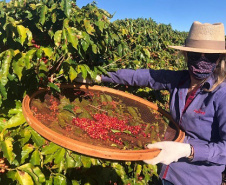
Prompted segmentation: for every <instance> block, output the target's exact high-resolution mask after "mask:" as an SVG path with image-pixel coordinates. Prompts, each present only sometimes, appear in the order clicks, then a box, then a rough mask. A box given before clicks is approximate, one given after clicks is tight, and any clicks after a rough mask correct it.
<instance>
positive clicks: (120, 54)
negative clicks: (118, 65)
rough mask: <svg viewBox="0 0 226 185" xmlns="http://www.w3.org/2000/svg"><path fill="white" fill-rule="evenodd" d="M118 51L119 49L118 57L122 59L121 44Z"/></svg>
mask: <svg viewBox="0 0 226 185" xmlns="http://www.w3.org/2000/svg"><path fill="white" fill-rule="evenodd" d="M117 49H118V55H119V56H120V57H122V44H119V45H118V48H117Z"/></svg>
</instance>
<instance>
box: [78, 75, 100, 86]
mask: <svg viewBox="0 0 226 185" xmlns="http://www.w3.org/2000/svg"><path fill="white" fill-rule="evenodd" d="M74 81H75V82H78V83H85V84H92V83H94V82H97V83H99V82H101V76H100V75H97V76H96V78H95V79H94V80H93V79H91V78H89V77H87V78H86V79H84V78H83V77H82V74H81V73H79V74H78V76H77V77H76V78H75V79H74Z"/></svg>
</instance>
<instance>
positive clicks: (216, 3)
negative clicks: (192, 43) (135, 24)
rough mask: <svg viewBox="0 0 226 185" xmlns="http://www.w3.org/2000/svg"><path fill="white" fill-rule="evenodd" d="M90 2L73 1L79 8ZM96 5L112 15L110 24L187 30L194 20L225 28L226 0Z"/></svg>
mask: <svg viewBox="0 0 226 185" xmlns="http://www.w3.org/2000/svg"><path fill="white" fill-rule="evenodd" d="M91 2H93V0H77V5H78V6H79V7H80V8H81V7H82V6H85V5H87V4H88V3H91ZM95 2H96V3H97V6H98V7H99V8H102V9H104V10H107V11H108V12H109V13H111V14H113V13H115V15H114V17H113V18H112V21H114V20H116V19H124V18H134V19H135V18H152V19H153V20H154V21H156V22H157V23H164V24H171V25H172V27H173V29H176V30H179V31H189V29H190V26H191V24H192V23H193V22H194V21H199V22H202V23H206V22H208V23H216V22H222V23H224V25H225V29H226V0H96V1H95Z"/></svg>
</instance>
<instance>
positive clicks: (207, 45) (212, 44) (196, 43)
mask: <svg viewBox="0 0 226 185" xmlns="http://www.w3.org/2000/svg"><path fill="white" fill-rule="evenodd" d="M185 46H186V47H192V48H202V49H213V50H225V41H216V40H194V39H186V40H185Z"/></svg>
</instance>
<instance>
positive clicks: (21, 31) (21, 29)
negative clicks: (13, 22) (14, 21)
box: [17, 25, 28, 45]
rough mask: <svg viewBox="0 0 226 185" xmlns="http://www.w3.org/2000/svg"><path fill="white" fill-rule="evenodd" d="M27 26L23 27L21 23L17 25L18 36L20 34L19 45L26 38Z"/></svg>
mask: <svg viewBox="0 0 226 185" xmlns="http://www.w3.org/2000/svg"><path fill="white" fill-rule="evenodd" d="M27 30H28V29H27V28H25V27H24V26H22V25H17V31H18V33H19V36H20V43H21V45H23V44H24V41H25V40H26V38H27Z"/></svg>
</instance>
